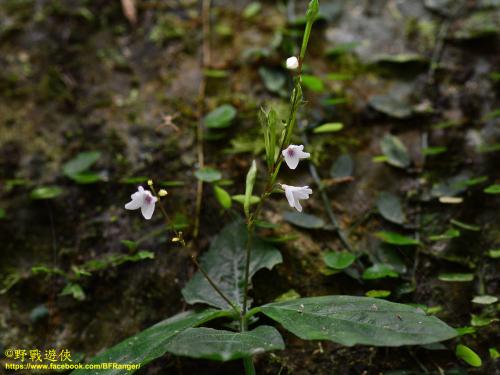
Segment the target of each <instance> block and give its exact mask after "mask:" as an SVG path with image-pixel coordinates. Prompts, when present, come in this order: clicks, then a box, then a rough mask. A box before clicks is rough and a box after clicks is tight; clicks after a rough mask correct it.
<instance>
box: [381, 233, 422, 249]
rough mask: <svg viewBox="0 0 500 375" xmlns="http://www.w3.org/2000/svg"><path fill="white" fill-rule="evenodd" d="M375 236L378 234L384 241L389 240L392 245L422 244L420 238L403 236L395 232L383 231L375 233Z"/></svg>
mask: <svg viewBox="0 0 500 375" xmlns="http://www.w3.org/2000/svg"><path fill="white" fill-rule="evenodd" d="M375 236H377V237H378V238H380V239H381V240H382V241H384V242H387V243H389V244H391V245H400V246H409V245H420V242H419V241H418V240H415V239H413V238H410V237H407V236H403V235H401V234H399V233H395V232H389V231H381V232H377V233H375Z"/></svg>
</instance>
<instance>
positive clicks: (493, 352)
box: [488, 348, 500, 360]
mask: <svg viewBox="0 0 500 375" xmlns="http://www.w3.org/2000/svg"><path fill="white" fill-rule="evenodd" d="M488 353H489V354H490V358H491V359H492V360H497V359H498V358H500V353H499V352H498V350H497V349H496V348H489V349H488Z"/></svg>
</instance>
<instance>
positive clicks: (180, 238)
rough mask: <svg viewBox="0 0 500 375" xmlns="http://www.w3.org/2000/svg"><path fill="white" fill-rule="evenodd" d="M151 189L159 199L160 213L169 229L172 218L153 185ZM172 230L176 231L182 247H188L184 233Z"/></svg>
mask: <svg viewBox="0 0 500 375" xmlns="http://www.w3.org/2000/svg"><path fill="white" fill-rule="evenodd" d="M149 187H150V188H151V191H152V192H153V194H154V195H155V197H156V198H158V201H157V203H158V207H160V211H161V213H162V215H163V217H164V218H165V224H166V226H167V228H168V227H169V226H170V223H171V220H170V217H169V216H168V214H167V210H165V206H164V205H163V202H162V200H161V197H160V196H159V195H158V193H157V192H156V189H155V188H154V186H153V185H149ZM172 230H173V231H174V233H175V237H176V238H177V239H178V241H179V242H180V243H181V245H182V246H183V247H185V246H186V242H185V241H184V238H183V237H182V232H179V231H177V229H175V228H174V227H172Z"/></svg>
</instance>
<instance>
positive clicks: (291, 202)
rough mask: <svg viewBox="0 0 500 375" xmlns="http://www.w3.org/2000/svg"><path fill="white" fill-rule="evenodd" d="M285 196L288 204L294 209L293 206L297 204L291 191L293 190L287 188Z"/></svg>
mask: <svg viewBox="0 0 500 375" xmlns="http://www.w3.org/2000/svg"><path fill="white" fill-rule="evenodd" d="M282 186H287V185H282ZM285 195H286V199H287V200H288V204H289V205H290V207H293V205H294V204H295V198H294V197H293V193H292V191H291V189H289V188H288V186H287V187H285Z"/></svg>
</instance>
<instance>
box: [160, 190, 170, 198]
mask: <svg viewBox="0 0 500 375" xmlns="http://www.w3.org/2000/svg"><path fill="white" fill-rule="evenodd" d="M167 194H168V192H167V191H166V190H165V189H161V190H160V191H159V192H158V195H159V196H160V197H164V196H166V195H167Z"/></svg>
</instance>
